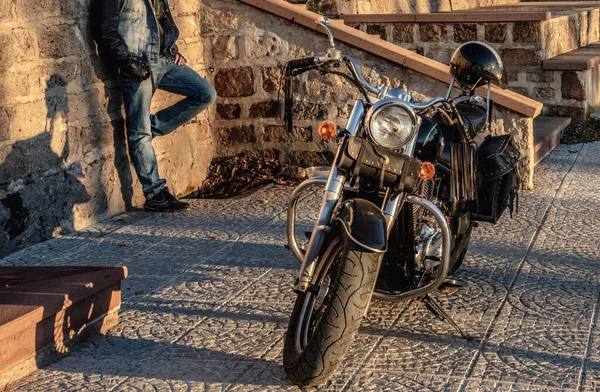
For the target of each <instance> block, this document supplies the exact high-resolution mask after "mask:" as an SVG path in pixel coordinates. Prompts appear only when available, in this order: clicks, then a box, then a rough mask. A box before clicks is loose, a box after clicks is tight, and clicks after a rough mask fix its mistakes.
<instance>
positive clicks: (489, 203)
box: [472, 135, 521, 223]
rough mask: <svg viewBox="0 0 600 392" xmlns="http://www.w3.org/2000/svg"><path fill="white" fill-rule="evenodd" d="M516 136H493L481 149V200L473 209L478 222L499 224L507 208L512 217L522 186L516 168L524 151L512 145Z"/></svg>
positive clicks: (479, 164) (479, 173)
mask: <svg viewBox="0 0 600 392" xmlns="http://www.w3.org/2000/svg"><path fill="white" fill-rule="evenodd" d="M511 141H512V135H502V136H490V137H488V138H487V139H485V141H484V142H483V143H482V144H481V146H480V147H479V149H478V150H477V167H478V179H477V182H478V186H477V203H475V205H474V208H473V214H472V219H473V220H475V221H482V222H491V223H496V222H497V221H498V219H500V217H501V216H502V214H503V213H504V211H505V210H506V207H509V208H510V213H511V216H512V212H513V204H514V199H515V197H518V196H517V192H518V188H519V181H520V180H519V176H518V173H517V170H516V167H517V164H518V163H519V160H520V159H521V154H520V153H519V151H518V150H517V149H516V148H515V147H514V146H513V145H512V143H511Z"/></svg>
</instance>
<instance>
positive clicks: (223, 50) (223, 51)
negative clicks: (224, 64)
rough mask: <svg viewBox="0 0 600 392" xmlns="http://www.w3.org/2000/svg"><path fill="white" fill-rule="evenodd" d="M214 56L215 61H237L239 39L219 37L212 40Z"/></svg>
mask: <svg viewBox="0 0 600 392" xmlns="http://www.w3.org/2000/svg"><path fill="white" fill-rule="evenodd" d="M212 54H213V57H214V58H215V59H237V58H238V38H237V37H232V36H228V35H219V36H217V37H215V38H214V39H213V40H212Z"/></svg>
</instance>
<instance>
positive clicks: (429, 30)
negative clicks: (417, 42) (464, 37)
mask: <svg viewBox="0 0 600 392" xmlns="http://www.w3.org/2000/svg"><path fill="white" fill-rule="evenodd" d="M446 30H447V29H446V25H445V24H437V23H425V24H419V38H420V39H421V41H424V42H439V41H443V40H445V39H446Z"/></svg>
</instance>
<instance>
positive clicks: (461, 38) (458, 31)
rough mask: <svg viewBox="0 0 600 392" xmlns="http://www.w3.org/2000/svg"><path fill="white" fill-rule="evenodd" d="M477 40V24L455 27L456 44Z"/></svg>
mask: <svg viewBox="0 0 600 392" xmlns="http://www.w3.org/2000/svg"><path fill="white" fill-rule="evenodd" d="M476 40H477V25H476V24H466V23H461V24H455V25H454V42H458V43H465V42H469V41H476Z"/></svg>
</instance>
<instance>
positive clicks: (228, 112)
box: [217, 103, 242, 120]
mask: <svg viewBox="0 0 600 392" xmlns="http://www.w3.org/2000/svg"><path fill="white" fill-rule="evenodd" d="M241 111H242V109H241V107H240V105H239V104H237V103H236V104H232V103H219V104H217V114H218V115H219V117H220V118H221V119H223V120H235V119H237V118H240V112H241Z"/></svg>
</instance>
